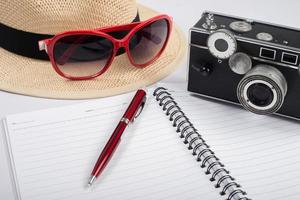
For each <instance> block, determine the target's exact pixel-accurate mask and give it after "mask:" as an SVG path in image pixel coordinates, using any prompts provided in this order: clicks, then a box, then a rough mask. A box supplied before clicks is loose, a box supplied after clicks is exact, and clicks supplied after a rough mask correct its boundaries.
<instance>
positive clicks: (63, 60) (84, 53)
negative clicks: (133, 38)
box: [53, 35, 113, 78]
mask: <svg viewBox="0 0 300 200" xmlns="http://www.w3.org/2000/svg"><path fill="white" fill-rule="evenodd" d="M53 53H54V60H55V63H56V66H57V67H58V68H59V70H60V71H61V72H62V73H63V74H65V75H66V76H69V77H74V78H80V77H88V76H93V75H96V74H98V73H99V72H101V71H102V70H103V68H104V67H105V66H106V65H107V63H108V61H109V60H110V58H111V56H112V54H113V43H112V42H111V41H110V40H108V39H106V38H104V37H101V36H96V35H71V36H66V37H63V38H60V39H59V40H58V41H57V42H56V43H55V45H54V51H53Z"/></svg>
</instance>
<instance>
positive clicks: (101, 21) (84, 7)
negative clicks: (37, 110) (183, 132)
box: [0, 0, 186, 99]
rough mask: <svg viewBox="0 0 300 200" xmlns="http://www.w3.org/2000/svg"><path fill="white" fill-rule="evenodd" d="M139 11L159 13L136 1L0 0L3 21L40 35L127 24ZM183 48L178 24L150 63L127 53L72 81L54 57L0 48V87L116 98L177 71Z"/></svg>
mask: <svg viewBox="0 0 300 200" xmlns="http://www.w3.org/2000/svg"><path fill="white" fill-rule="evenodd" d="M137 13H138V14H139V17H140V20H145V19H148V18H150V17H152V16H155V15H157V13H156V12H155V11H153V10H151V9H149V8H147V7H144V6H142V5H140V4H137V3H136V2H135V0H109V1H107V0H84V1H82V0H64V1H61V0H23V1H20V0H0V20H1V23H0V25H1V24H2V25H5V26H8V27H11V28H14V29H18V30H22V31H25V32H31V33H38V34H49V35H55V34H56V33H59V32H62V31H66V30H76V29H94V28H99V27H104V26H110V25H118V24H127V23H131V22H132V21H133V19H134V18H135V17H136V16H137ZM0 37H2V39H1V38H0V44H1V40H2V43H3V41H4V40H5V37H7V35H4V37H3V31H2V33H1V29H0ZM24 43H26V42H24ZM18 45H24V44H21V43H20V44H18ZM36 45H37V44H36ZM185 51H186V42H185V38H184V36H183V33H182V32H181V31H180V30H179V29H178V27H177V26H176V25H175V27H174V29H173V32H172V36H171V38H170V40H169V43H168V47H167V48H166V50H165V51H164V53H163V54H162V56H161V57H160V58H159V59H158V60H157V61H156V62H155V63H153V64H152V65H150V66H148V67H146V68H143V69H138V68H135V67H133V66H131V64H130V62H129V61H128V57H127V55H126V54H123V55H120V56H118V57H116V58H115V60H114V61H113V64H112V66H111V67H110V69H109V70H108V71H106V72H105V73H104V74H103V75H101V76H100V77H98V78H95V79H92V80H87V81H70V80H66V79H64V78H62V77H60V76H59V75H58V74H56V72H55V71H54V69H53V68H52V65H51V63H50V61H43V60H38V59H32V58H28V57H25V56H21V55H17V54H15V53H12V52H10V51H7V50H5V49H4V48H3V46H1V48H0V90H4V91H9V92H13V93H18V94H25V95H30V96H38V97H47V98H59V99H85V98H95V97H105V96H112V95H116V94H121V93H125V92H128V91H133V90H135V89H137V88H140V87H144V86H147V85H151V84H152V83H155V82H157V81H159V80H160V79H162V78H164V77H166V76H167V75H168V74H170V73H171V72H173V71H174V70H175V69H176V67H177V66H178V63H179V61H180V60H181V59H182V58H183V55H184V53H185Z"/></svg>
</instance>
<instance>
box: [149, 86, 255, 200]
mask: <svg viewBox="0 0 300 200" xmlns="http://www.w3.org/2000/svg"><path fill="white" fill-rule="evenodd" d="M153 96H155V99H156V101H157V102H159V106H162V109H163V111H164V112H165V113H166V115H167V116H168V117H169V120H170V121H172V122H173V126H174V127H176V132H178V133H179V134H180V138H182V139H183V142H184V144H187V145H188V149H189V150H191V151H192V155H193V156H195V157H196V160H197V161H198V162H200V166H201V167H202V168H206V171H205V174H206V175H211V178H210V181H211V182H216V185H215V187H216V188H221V191H220V195H222V196H225V195H227V198H226V200H250V199H249V198H248V197H247V196H246V192H245V191H243V190H242V189H241V186H240V185H239V184H238V183H236V182H235V179H234V178H233V177H232V176H231V175H230V173H229V171H228V170H226V169H225V168H224V167H225V166H224V164H223V163H221V162H220V160H219V159H218V158H217V157H216V156H215V153H214V152H213V151H212V150H211V149H210V147H209V146H208V145H207V144H206V142H205V140H204V139H203V138H202V136H201V135H200V134H199V132H198V130H197V129H196V128H195V127H194V125H193V124H192V123H191V122H190V120H189V119H188V118H187V117H186V116H185V113H184V112H183V111H182V110H181V108H180V107H179V106H178V105H177V103H176V101H175V100H174V98H173V97H172V96H171V94H170V93H169V92H168V90H167V89H166V88H163V87H159V88H157V89H156V90H155V91H154V92H153Z"/></svg>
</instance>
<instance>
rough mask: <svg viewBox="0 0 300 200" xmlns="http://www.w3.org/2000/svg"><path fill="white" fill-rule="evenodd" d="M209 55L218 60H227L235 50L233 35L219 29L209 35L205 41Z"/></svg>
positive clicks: (235, 43) (235, 44)
mask: <svg viewBox="0 0 300 200" xmlns="http://www.w3.org/2000/svg"><path fill="white" fill-rule="evenodd" d="M207 46H208V50H209V51H210V53H211V54H212V55H213V56H215V57H216V58H218V59H228V58H230V57H231V56H232V55H233V54H234V53H235V52H236V50H237V42H236V40H235V37H234V35H233V34H232V33H231V32H230V31H228V30H225V29H220V30H218V31H215V32H213V33H211V34H210V36H209V37H208V40H207Z"/></svg>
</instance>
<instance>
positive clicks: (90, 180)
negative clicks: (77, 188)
mask: <svg viewBox="0 0 300 200" xmlns="http://www.w3.org/2000/svg"><path fill="white" fill-rule="evenodd" d="M95 180H96V176H91V177H90V178H89V182H88V187H91V186H92V185H93V182H94V181H95Z"/></svg>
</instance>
